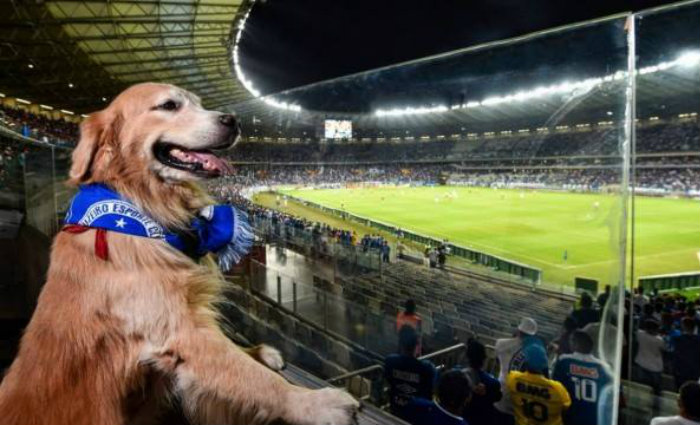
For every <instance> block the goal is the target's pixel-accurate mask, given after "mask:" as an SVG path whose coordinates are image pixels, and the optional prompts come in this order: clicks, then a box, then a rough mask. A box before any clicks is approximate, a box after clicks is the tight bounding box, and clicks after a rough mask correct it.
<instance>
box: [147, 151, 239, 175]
mask: <svg viewBox="0 0 700 425" xmlns="http://www.w3.org/2000/svg"><path fill="white" fill-rule="evenodd" d="M153 154H154V155H155V157H156V159H157V160H158V161H159V162H160V163H161V164H163V165H165V166H168V167H172V168H176V169H178V170H183V171H188V172H190V173H192V174H197V175H200V176H203V177H208V178H214V177H219V176H222V175H226V174H230V172H231V166H230V165H229V164H228V163H227V162H226V161H224V160H223V159H221V158H219V157H217V156H216V155H215V154H214V153H213V152H212V151H210V150H208V149H201V150H200V149H198V150H193V149H187V148H184V147H182V146H178V145H175V144H172V143H167V142H157V143H156V144H155V145H154V146H153Z"/></svg>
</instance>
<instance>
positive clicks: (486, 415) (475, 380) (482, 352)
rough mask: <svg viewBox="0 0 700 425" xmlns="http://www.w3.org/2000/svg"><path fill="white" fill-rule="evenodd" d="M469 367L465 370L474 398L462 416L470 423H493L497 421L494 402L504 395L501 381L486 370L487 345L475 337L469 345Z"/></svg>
mask: <svg viewBox="0 0 700 425" xmlns="http://www.w3.org/2000/svg"><path fill="white" fill-rule="evenodd" d="M467 360H469V367H468V368H466V369H465V372H466V374H467V376H468V377H469V379H470V380H471V384H472V399H471V401H470V402H469V404H468V405H467V407H465V408H464V411H463V413H462V416H463V417H464V419H465V420H466V421H467V423H468V424H469V425H491V424H493V423H494V422H495V421H496V417H497V413H496V408H495V407H493V404H494V403H496V402H497V401H499V400H500V399H501V397H503V393H502V392H501V383H500V382H498V379H496V378H494V377H493V376H492V375H491V374H490V373H488V372H484V370H483V367H484V362H485V361H486V347H484V344H482V343H480V342H479V341H477V340H475V339H470V340H469V343H468V345H467Z"/></svg>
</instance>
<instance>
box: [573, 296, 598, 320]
mask: <svg viewBox="0 0 700 425" xmlns="http://www.w3.org/2000/svg"><path fill="white" fill-rule="evenodd" d="M571 317H573V318H574V320H576V324H577V325H578V327H579V329H581V328H585V327H586V325H587V324H589V323H595V322H599V321H600V312H599V311H598V310H596V309H595V308H594V307H593V298H591V296H590V295H588V292H584V293H583V294H581V308H579V309H577V310H574V311H573V312H572V313H571Z"/></svg>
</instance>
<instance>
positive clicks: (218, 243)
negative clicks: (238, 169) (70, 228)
mask: <svg viewBox="0 0 700 425" xmlns="http://www.w3.org/2000/svg"><path fill="white" fill-rule="evenodd" d="M65 224H74V225H79V226H84V227H90V228H96V229H104V230H108V231H111V232H118V233H124V234H127V235H133V236H140V237H144V238H151V239H161V240H164V241H166V242H167V243H169V244H170V245H171V246H173V247H174V248H177V249H178V250H180V251H182V252H183V253H185V254H186V255H188V256H189V257H191V258H194V259H198V258H200V257H203V256H204V255H206V254H207V253H209V252H212V253H215V254H216V255H217V257H218V263H219V267H221V269H222V270H224V271H227V270H230V269H231V267H233V265H234V264H236V263H238V262H239V261H240V260H241V258H243V257H244V256H245V255H246V254H247V253H248V252H249V251H250V248H251V246H252V245H253V232H252V230H251V228H250V225H249V224H248V219H247V217H246V216H245V213H243V212H241V211H239V210H237V209H236V208H234V207H232V206H230V205H209V206H207V207H205V208H204V209H202V210H201V211H200V212H199V216H198V217H196V218H194V219H193V220H192V223H190V227H189V229H188V230H187V231H184V232H179V233H178V232H171V231H169V230H168V229H166V228H165V227H163V226H162V225H161V224H160V223H158V221H156V220H154V219H153V218H151V217H149V216H148V215H147V214H145V213H144V212H143V211H141V210H140V209H139V208H138V207H137V206H136V205H134V204H133V203H131V202H130V201H129V200H127V199H125V198H124V197H122V196H121V195H119V194H118V193H117V192H115V191H114V190H112V189H111V188H110V187H108V186H106V185H104V184H98V183H95V184H88V185H82V186H80V190H79V191H78V193H77V194H76V195H75V197H73V200H72V201H71V204H70V207H69V208H68V212H67V213H66V219H65Z"/></svg>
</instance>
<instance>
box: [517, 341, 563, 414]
mask: <svg viewBox="0 0 700 425" xmlns="http://www.w3.org/2000/svg"><path fill="white" fill-rule="evenodd" d="M523 355H524V358H525V363H524V364H523V366H524V372H518V371H513V372H510V373H509V374H508V378H507V380H506V385H507V387H508V392H509V393H510V394H511V397H512V399H513V410H514V413H515V424H516V425H563V423H564V421H563V414H564V412H565V411H566V409H568V408H569V406H571V397H569V393H568V392H567V391H566V388H564V386H563V385H562V384H561V383H559V382H557V381H554V380H552V379H548V378H547V377H546V376H545V373H546V372H547V353H546V352H545V350H544V347H542V346H540V345H537V344H532V345H530V346H528V347H526V348H525V349H524V350H523Z"/></svg>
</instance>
